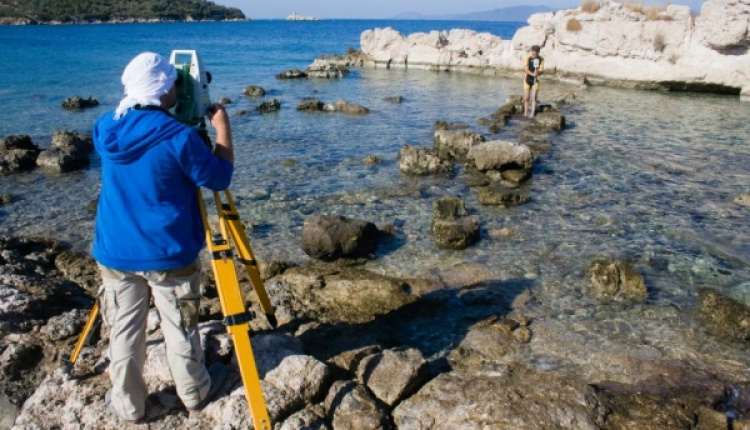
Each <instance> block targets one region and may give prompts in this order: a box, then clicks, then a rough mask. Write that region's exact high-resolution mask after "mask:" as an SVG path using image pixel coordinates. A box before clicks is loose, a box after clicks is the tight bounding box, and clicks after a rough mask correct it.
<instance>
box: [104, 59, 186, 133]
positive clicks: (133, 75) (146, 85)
mask: <svg viewBox="0 0 750 430" xmlns="http://www.w3.org/2000/svg"><path fill="white" fill-rule="evenodd" d="M175 79H177V70H175V68H174V66H173V65H171V64H169V61H167V60H166V59H165V58H164V57H162V56H161V55H159V54H154V53H153V52H144V53H142V54H139V55H138V56H137V57H135V58H133V59H132V60H131V61H130V63H129V64H128V65H127V67H125V71H124V72H122V84H123V85H125V98H124V99H122V100H120V105H119V106H117V109H116V110H115V119H119V118H120V117H121V116H123V115H125V114H126V113H127V112H128V109H131V108H133V107H134V106H135V105H137V104H140V105H142V106H147V105H154V106H159V105H160V104H161V102H160V101H159V97H161V96H162V95H164V94H166V93H168V92H169V89H170V88H172V85H173V84H174V82H175Z"/></svg>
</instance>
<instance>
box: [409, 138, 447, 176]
mask: <svg viewBox="0 0 750 430" xmlns="http://www.w3.org/2000/svg"><path fill="white" fill-rule="evenodd" d="M398 160H399V170H401V171H402V172H404V173H406V174H407V175H435V174H439V173H450V172H452V171H453V164H452V163H451V162H450V161H449V160H446V159H443V158H440V157H439V156H438V154H437V153H436V151H435V150H433V149H430V148H425V147H420V146H411V145H404V147H403V148H401V150H399V152H398Z"/></svg>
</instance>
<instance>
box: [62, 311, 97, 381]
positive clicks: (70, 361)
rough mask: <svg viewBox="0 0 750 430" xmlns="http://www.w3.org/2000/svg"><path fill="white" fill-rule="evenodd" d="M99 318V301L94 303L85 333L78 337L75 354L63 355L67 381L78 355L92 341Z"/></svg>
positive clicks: (64, 372)
mask: <svg viewBox="0 0 750 430" xmlns="http://www.w3.org/2000/svg"><path fill="white" fill-rule="evenodd" d="M98 316H99V300H97V301H95V302H94V306H93V307H92V308H91V312H89V319H88V320H86V325H84V326H83V331H82V332H81V334H80V335H78V341H77V342H76V346H75V348H73V352H72V353H70V354H63V355H62V357H60V368H61V369H62V372H63V376H64V377H65V378H66V379H67V378H69V377H70V376H71V374H72V372H73V366H75V363H76V360H78V355H79V354H80V353H81V350H82V349H83V347H84V346H85V345H87V344H88V343H89V340H90V339H91V333H92V331H93V328H94V326H95V325H96V321H97V317H98Z"/></svg>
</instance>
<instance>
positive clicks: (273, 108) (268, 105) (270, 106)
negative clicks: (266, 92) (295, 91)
mask: <svg viewBox="0 0 750 430" xmlns="http://www.w3.org/2000/svg"><path fill="white" fill-rule="evenodd" d="M255 110H256V111H258V112H260V113H268V112H277V111H279V110H281V102H280V101H279V99H272V100H266V101H264V102H263V103H261V104H259V105H258V107H256V108H255Z"/></svg>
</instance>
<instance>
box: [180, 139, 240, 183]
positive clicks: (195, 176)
mask: <svg viewBox="0 0 750 430" xmlns="http://www.w3.org/2000/svg"><path fill="white" fill-rule="evenodd" d="M181 140H182V142H181V143H180V144H178V154H177V157H178V160H179V163H180V166H181V167H182V171H183V172H185V174H186V175H187V176H188V177H189V178H190V179H191V180H192V181H193V182H194V183H195V185H196V186H198V187H206V188H208V189H211V190H214V191H221V190H224V189H226V188H228V187H229V184H230V182H231V181H232V173H233V172H234V166H232V163H230V162H229V161H227V160H224V159H223V158H219V157H217V156H216V155H214V153H213V152H211V149H210V148H209V147H208V146H207V145H206V144H205V143H204V142H203V139H201V137H200V136H198V133H196V132H195V131H193V130H190V131H189V132H187V133H186V134H185V136H184V139H181Z"/></svg>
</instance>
